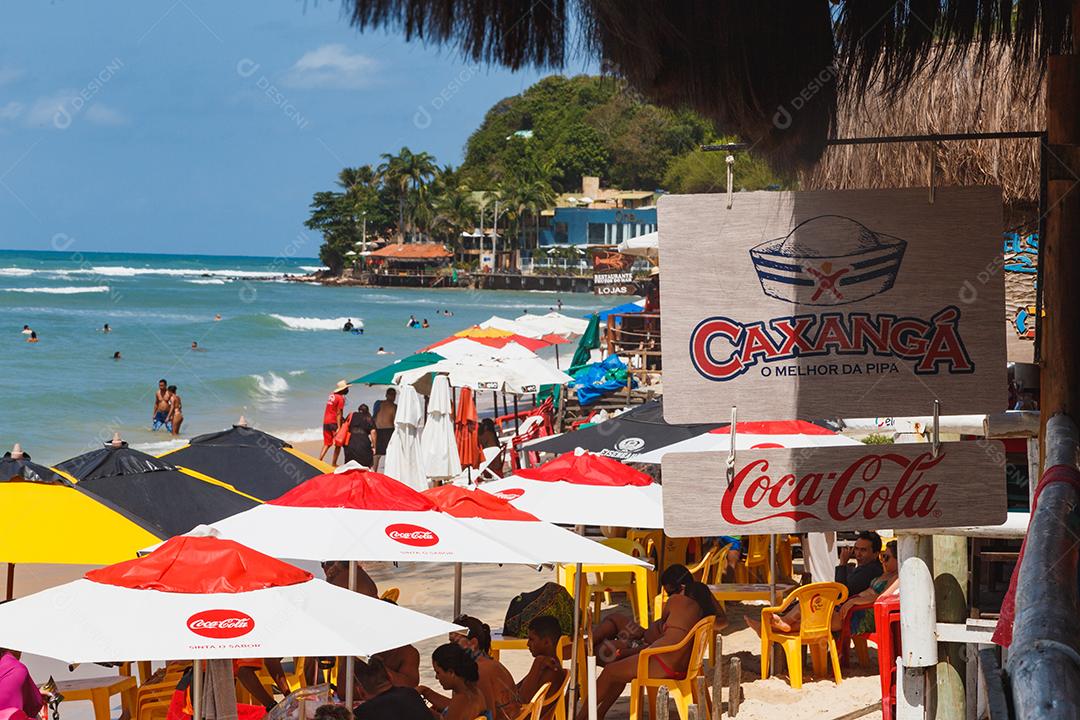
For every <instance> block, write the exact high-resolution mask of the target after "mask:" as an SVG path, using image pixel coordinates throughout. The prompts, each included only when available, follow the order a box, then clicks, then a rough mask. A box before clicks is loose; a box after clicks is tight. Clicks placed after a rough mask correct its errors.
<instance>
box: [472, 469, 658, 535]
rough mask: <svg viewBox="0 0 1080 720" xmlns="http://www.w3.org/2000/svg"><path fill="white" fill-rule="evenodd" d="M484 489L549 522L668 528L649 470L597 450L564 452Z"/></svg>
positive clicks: (482, 486)
mask: <svg viewBox="0 0 1080 720" xmlns="http://www.w3.org/2000/svg"><path fill="white" fill-rule="evenodd" d="M481 488H483V489H484V490H486V491H487V492H489V493H492V494H494V495H497V496H498V497H500V498H502V499H504V500H509V501H510V502H511V503H513V504H514V507H517V508H519V509H521V510H524V511H526V512H528V513H532V514H533V515H535V516H536V517H538V518H540V519H541V520H546V521H547V522H553V523H560V524H566V525H614V526H617V527H633V528H662V527H664V501H663V491H662V490H661V486H660V485H659V484H657V483H654V482H653V480H652V478H651V477H649V476H648V475H646V474H645V473H643V472H640V471H638V470H635V469H633V468H631V467H629V466H627V465H623V464H622V463H621V462H619V461H618V460H613V459H612V458H608V457H604V456H602V455H596V454H594V453H586V452H568V453H563V454H562V455H560V456H558V457H557V458H555V459H554V460H551V461H549V462H546V463H544V464H543V465H541V466H539V467H536V468H524V469H521V470H518V471H517V472H516V473H515V474H514V475H512V476H511V477H508V478H503V479H502V480H496V481H494V482H490V483H484V484H483V485H481Z"/></svg>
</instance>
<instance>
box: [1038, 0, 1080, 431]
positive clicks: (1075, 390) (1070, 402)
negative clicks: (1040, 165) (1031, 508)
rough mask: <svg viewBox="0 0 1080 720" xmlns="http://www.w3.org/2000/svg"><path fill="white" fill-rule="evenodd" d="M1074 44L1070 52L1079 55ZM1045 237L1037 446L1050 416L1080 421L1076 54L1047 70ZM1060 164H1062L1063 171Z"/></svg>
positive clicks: (1079, 6)
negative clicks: (1047, 165)
mask: <svg viewBox="0 0 1080 720" xmlns="http://www.w3.org/2000/svg"><path fill="white" fill-rule="evenodd" d="M1072 27H1073V28H1074V30H1073V35H1074V36H1077V35H1080V33H1077V31H1076V28H1080V0H1073V1H1072ZM1078 44H1080V43H1078V40H1077V38H1076V37H1074V39H1073V47H1074V49H1073V53H1078V52H1080V48H1078V47H1077V46H1078ZM1046 142H1047V144H1048V145H1049V148H1048V149H1049V152H1048V153H1047V156H1048V159H1047V162H1048V164H1049V167H1048V168H1047V181H1046V201H1045V205H1046V208H1047V211H1046V232H1045V237H1041V238H1039V269H1040V270H1041V275H1042V277H1041V279H1040V281H1039V282H1040V283H1041V284H1042V288H1041V290H1042V307H1043V309H1044V312H1045V315H1046V316H1045V317H1040V318H1039V327H1038V333H1039V346H1040V353H1039V354H1040V361H1041V365H1042V368H1041V370H1042V375H1041V378H1040V390H1041V393H1040V399H1039V409H1040V412H1041V413H1042V433H1041V435H1040V437H1041V440H1042V442H1041V443H1040V445H1041V446H1042V448H1043V452H1045V448H1046V421H1047V420H1048V419H1049V418H1050V417H1052V416H1053V415H1054V414H1055V413H1064V414H1066V415H1068V416H1069V417H1071V418H1073V419H1074V420H1075V419H1077V418H1080V302H1077V295H1078V294H1080V291H1078V290H1077V288H1078V287H1080V192H1077V191H1076V177H1077V174H1078V173H1080V152H1078V146H1080V55H1078V54H1073V55H1053V56H1051V57H1050V58H1049V59H1048V62H1047V69H1046ZM1063 164H1064V165H1066V166H1065V167H1063Z"/></svg>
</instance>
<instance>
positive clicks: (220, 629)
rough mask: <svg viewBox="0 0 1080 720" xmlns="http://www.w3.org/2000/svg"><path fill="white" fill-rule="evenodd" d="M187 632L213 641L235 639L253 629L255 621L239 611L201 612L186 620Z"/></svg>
mask: <svg viewBox="0 0 1080 720" xmlns="http://www.w3.org/2000/svg"><path fill="white" fill-rule="evenodd" d="M187 626H188V630H190V631H191V632H193V633H195V634H196V635H202V636H203V637H207V638H214V639H215V640H223V639H227V638H237V637H240V636H241V635H247V634H248V633H249V632H251V631H252V630H254V629H255V620H254V618H252V617H251V616H250V615H248V614H247V613H245V612H241V611H239V610H203V611H202V612H197V613H195V614H194V615H192V616H191V617H189V618H188V619H187Z"/></svg>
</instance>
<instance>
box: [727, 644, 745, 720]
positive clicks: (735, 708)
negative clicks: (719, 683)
mask: <svg viewBox="0 0 1080 720" xmlns="http://www.w3.org/2000/svg"><path fill="white" fill-rule="evenodd" d="M741 702H742V661H741V660H739V658H737V657H733V658H731V665H730V670H729V671H728V701H727V709H728V716H729V717H735V716H736V715H738V714H739V703H741Z"/></svg>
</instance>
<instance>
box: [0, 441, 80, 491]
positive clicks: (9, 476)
mask: <svg viewBox="0 0 1080 720" xmlns="http://www.w3.org/2000/svg"><path fill="white" fill-rule="evenodd" d="M7 480H21V481H23V482H36V483H46V484H49V485H63V484H66V483H67V482H68V481H67V480H66V479H64V477H63V476H62V475H60V474H59V473H57V472H56V471H55V470H53V469H52V468H50V467H46V466H44V465H39V464H37V463H36V462H31V461H30V454H29V453H24V452H23V451H22V448H20V447H19V446H18V444H16V445H15V449H14V450H9V451H7V452H5V453H4V457H2V458H0V482H4V481H7Z"/></svg>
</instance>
